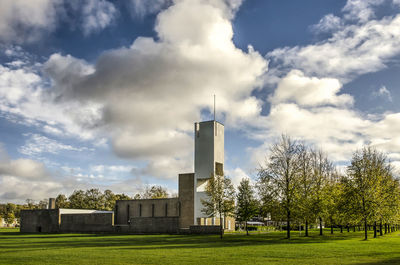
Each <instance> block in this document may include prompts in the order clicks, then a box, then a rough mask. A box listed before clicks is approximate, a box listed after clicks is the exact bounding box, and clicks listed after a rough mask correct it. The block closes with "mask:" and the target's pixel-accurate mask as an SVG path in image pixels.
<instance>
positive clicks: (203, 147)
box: [21, 120, 235, 233]
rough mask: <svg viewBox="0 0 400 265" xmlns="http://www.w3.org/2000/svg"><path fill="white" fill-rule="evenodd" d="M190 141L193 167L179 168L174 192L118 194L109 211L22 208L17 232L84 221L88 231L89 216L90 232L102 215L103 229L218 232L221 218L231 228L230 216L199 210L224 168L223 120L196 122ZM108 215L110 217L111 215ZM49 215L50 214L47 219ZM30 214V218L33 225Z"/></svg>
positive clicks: (54, 228) (98, 226) (70, 228)
mask: <svg viewBox="0 0 400 265" xmlns="http://www.w3.org/2000/svg"><path fill="white" fill-rule="evenodd" d="M194 141H195V154H194V173H185V174H179V179H178V181H179V196H178V198H165V199H139V200H119V201H117V202H116V205H115V209H114V212H113V213H112V212H111V213H110V212H107V213H106V212H99V211H97V213H96V212H95V211H93V212H79V210H77V212H76V213H72V212H71V213H67V212H68V211H67V210H68V209H50V210H24V211H21V232H45V231H46V232H47V231H48V232H81V230H82V227H84V231H85V232H90V227H91V225H90V224H86V223H85V222H89V220H92V223H91V224H92V226H93V227H94V228H95V227H96V229H94V230H93V231H92V232H101V231H99V230H101V222H102V221H101V220H102V219H101V218H104V219H103V220H104V222H106V223H105V224H104V225H105V226H103V229H104V232H110V230H111V231H113V232H124V233H218V232H219V231H220V221H221V220H223V222H224V223H223V228H224V229H225V230H233V229H234V228H235V223H234V222H235V220H234V219H233V218H232V217H227V218H219V217H218V216H215V217H209V216H207V215H205V214H204V213H203V211H202V208H203V205H202V203H201V201H202V200H207V194H206V190H205V189H206V186H207V183H208V180H209V179H210V178H211V176H213V175H217V176H222V175H223V174H224V173H223V172H224V170H223V168H224V125H223V124H221V123H219V122H217V121H215V120H212V121H205V122H199V123H195V125H194ZM50 208H52V207H50ZM69 210H71V209H69ZM44 211H48V212H44ZM82 211H83V210H82ZM74 214H75V216H73V215H74ZM99 214H100V215H99ZM78 215H79V217H78ZM111 215H112V216H113V221H110V220H109V219H110V216H111ZM51 216H53V217H52V218H53V219H54V220H53V221H51V222H50V221H49V220H48V218H51ZM29 220H34V221H35V225H31V224H30V222H31V221H29ZM74 223H76V225H75V227H76V229H75V230H74ZM50 224H51V226H52V228H51V229H50V228H49V227H48V226H49V225H50ZM39 227H40V231H38V228H39ZM66 227H68V229H66Z"/></svg>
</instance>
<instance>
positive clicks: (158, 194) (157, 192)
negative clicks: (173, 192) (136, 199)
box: [140, 185, 168, 199]
mask: <svg viewBox="0 0 400 265" xmlns="http://www.w3.org/2000/svg"><path fill="white" fill-rule="evenodd" d="M140 197H141V199H163V198H168V192H167V189H165V188H164V187H162V186H156V185H154V186H151V187H146V189H145V191H144V193H143V194H142V195H141V196H140Z"/></svg>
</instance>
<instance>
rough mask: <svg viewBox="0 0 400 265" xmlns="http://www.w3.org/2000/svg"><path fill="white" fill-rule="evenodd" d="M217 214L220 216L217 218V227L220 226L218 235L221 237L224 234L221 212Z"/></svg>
mask: <svg viewBox="0 0 400 265" xmlns="http://www.w3.org/2000/svg"><path fill="white" fill-rule="evenodd" d="M219 216H220V218H219V227H220V230H221V231H220V237H221V239H222V237H223V236H224V227H223V223H224V218H222V215H221V214H220V215H219Z"/></svg>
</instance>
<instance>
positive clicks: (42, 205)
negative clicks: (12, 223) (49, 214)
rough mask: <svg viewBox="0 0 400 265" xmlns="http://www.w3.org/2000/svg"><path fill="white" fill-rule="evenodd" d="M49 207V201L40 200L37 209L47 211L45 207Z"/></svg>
mask: <svg viewBox="0 0 400 265" xmlns="http://www.w3.org/2000/svg"><path fill="white" fill-rule="evenodd" d="M48 205H49V201H48V200H47V199H43V200H40V201H39V203H38V208H39V209H47V206H48Z"/></svg>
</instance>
